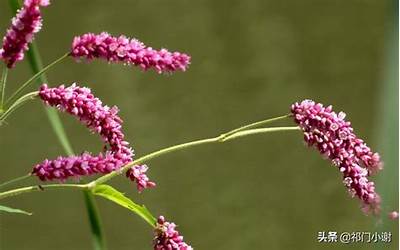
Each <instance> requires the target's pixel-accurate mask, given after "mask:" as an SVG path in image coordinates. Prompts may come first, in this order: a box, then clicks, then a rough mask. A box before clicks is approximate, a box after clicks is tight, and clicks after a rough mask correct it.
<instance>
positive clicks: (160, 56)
mask: <svg viewBox="0 0 400 250" xmlns="http://www.w3.org/2000/svg"><path fill="white" fill-rule="evenodd" d="M71 56H72V57H74V58H76V59H80V58H85V59H87V60H92V59H95V58H101V59H104V60H106V61H108V62H110V63H113V62H115V63H123V64H127V65H136V66H138V67H140V68H141V69H143V70H148V69H150V68H153V69H154V70H156V71H157V72H158V73H162V72H173V71H177V70H181V71H185V70H186V69H187V67H188V66H189V64H190V56H188V55H187V54H184V53H180V52H169V51H168V50H166V49H161V50H155V49H153V48H151V47H147V46H145V45H144V44H143V43H142V42H140V41H138V40H136V39H131V38H127V37H125V36H119V37H115V36H111V35H110V34H108V33H106V32H103V33H100V34H93V33H87V34H83V35H81V36H77V37H75V38H74V40H73V42H72V48H71Z"/></svg>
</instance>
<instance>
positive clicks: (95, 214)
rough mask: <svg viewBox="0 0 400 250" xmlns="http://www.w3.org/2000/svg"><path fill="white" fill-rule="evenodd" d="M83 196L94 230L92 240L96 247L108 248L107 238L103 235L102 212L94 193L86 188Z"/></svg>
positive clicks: (99, 248) (104, 249)
mask: <svg viewBox="0 0 400 250" xmlns="http://www.w3.org/2000/svg"><path fill="white" fill-rule="evenodd" d="M83 198H84V200H85V205H86V211H87V215H88V218H89V224H90V229H91V231H92V241H93V246H94V249H96V250H106V242H105V238H104V237H103V235H104V233H103V229H102V226H101V219H100V214H99V210H98V209H97V206H96V201H95V199H94V195H93V194H92V192H90V191H89V190H84V191H83Z"/></svg>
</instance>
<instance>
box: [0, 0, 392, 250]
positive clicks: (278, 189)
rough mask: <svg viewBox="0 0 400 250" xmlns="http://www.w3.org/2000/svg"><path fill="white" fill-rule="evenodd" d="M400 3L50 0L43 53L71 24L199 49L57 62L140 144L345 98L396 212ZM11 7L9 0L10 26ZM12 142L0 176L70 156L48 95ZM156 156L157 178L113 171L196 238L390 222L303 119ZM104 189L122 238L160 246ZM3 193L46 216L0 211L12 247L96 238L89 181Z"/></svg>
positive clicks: (23, 69)
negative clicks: (158, 63)
mask: <svg viewBox="0 0 400 250" xmlns="http://www.w3.org/2000/svg"><path fill="white" fill-rule="evenodd" d="M393 8H395V7H394V6H392V3H391V2H390V1H383V0H346V1H344V0H343V1H327V0H323V1H316V0H314V1H311V0H306V1H296V0H293V1H272V0H268V1H265V0H251V1H213V0H208V1H206V0H204V1H184V0H181V1H175V0H169V1H162V0H158V1H156V0H147V1H145V0H140V1H136V0H135V1H128V0H125V1H122V0H119V1H106V0H103V1H102V0H97V1H94V0H92V1H78V0H70V1H56V0H53V4H52V5H51V6H50V7H48V8H46V9H45V10H44V27H43V30H42V31H41V32H40V34H39V35H38V36H37V40H36V41H37V42H38V45H39V48H40V51H41V53H42V57H43V59H44V62H45V64H47V63H49V62H51V61H52V60H54V59H56V58H57V57H59V56H61V55H62V54H64V53H65V52H66V51H67V50H68V49H69V47H70V44H71V40H72V38H73V36H75V35H78V34H82V33H85V32H101V31H108V32H110V33H112V34H115V35H119V34H126V35H127V36H131V37H136V38H138V39H140V40H141V41H143V42H144V43H146V44H147V45H149V46H152V47H154V48H160V47H166V48H168V49H170V50H178V51H183V52H187V53H189V54H190V55H191V56H192V64H191V66H190V68H189V70H188V71H187V72H185V73H180V72H179V73H176V74H173V75H158V74H156V73H155V72H146V73H143V72H141V71H140V70H138V69H137V68H131V67H124V66H122V65H108V64H107V63H105V62H99V61H96V62H93V63H90V64H86V63H81V64H77V63H75V62H74V61H73V60H68V61H67V62H65V63H64V64H62V65H59V66H57V67H56V68H55V69H54V70H52V71H51V72H50V73H49V75H48V76H49V79H50V81H51V82H50V84H51V85H52V86H56V85H59V84H61V83H65V84H70V83H72V82H74V81H76V82H78V83H79V84H81V85H86V86H89V87H91V88H92V89H93V91H94V93H95V94H96V95H97V96H99V97H100V98H101V99H102V100H103V101H104V103H106V104H108V105H118V107H119V108H120V109H121V116H122V118H123V119H124V121H125V123H124V131H125V133H126V136H127V139H128V140H129V141H130V142H131V143H132V145H133V147H134V149H135V151H136V154H137V155H139V156H141V155H144V154H146V153H149V152H152V151H154V150H157V149H160V148H162V147H165V146H169V145H173V144H177V143H182V142H185V141H188V140H193V139H199V138H204V137H210V136H215V135H218V134H220V133H222V132H224V131H226V130H229V129H232V128H235V127H238V126H240V125H242V124H244V123H248V122H252V121H256V120H261V119H264V118H268V117H275V116H279V115H283V114H286V113H288V112H289V106H290V104H291V103H293V102H295V101H300V100H302V99H304V98H311V99H314V100H316V101H320V102H322V103H324V104H332V105H333V106H334V109H335V110H336V111H340V110H343V111H345V112H346V113H347V115H348V116H347V117H348V119H350V120H351V121H352V124H353V126H354V129H355V131H356V132H357V134H358V135H359V136H360V137H362V138H364V139H365V140H366V141H367V143H368V144H369V145H370V146H371V147H372V148H373V149H375V150H376V151H379V152H380V153H381V154H382V156H383V160H384V161H385V163H386V165H385V170H384V172H382V178H381V179H380V180H379V183H377V188H378V191H379V190H382V191H383V194H382V195H383V197H384V201H383V206H384V209H386V210H385V211H388V210H391V209H398V205H397V204H398V132H397V127H398V115H397V114H398V110H397V103H398V96H397V93H398V86H397V84H398V79H397V77H396V76H397V72H398V71H397V70H398V68H397V66H396V65H391V61H396V60H395V59H396V58H395V57H396V55H397V54H396V52H397V49H395V47H396V46H397V45H396V43H397V44H398V40H397V37H395V35H396V36H397V33H393V32H392V31H391V29H392V28H393V27H391V26H390V25H389V23H390V22H391V21H393V18H394V17H393V16H391V15H393V14H394V10H393ZM396 15H397V13H396ZM10 18H11V14H10V11H9V8H8V5H7V1H5V0H2V1H1V2H0V32H1V34H4V33H5V30H6V28H7V27H8V25H9V19H10ZM396 18H397V17H396ZM396 22H397V19H396ZM393 40H394V41H393ZM390 43H394V44H395V45H394V46H393V47H391V46H390ZM392 57H393V58H392ZM389 74H390V75H389ZM30 75H31V73H30V70H29V67H28V64H27V63H26V62H24V63H20V64H18V67H17V68H16V69H15V70H13V71H12V72H10V79H9V83H8V86H7V91H8V93H11V91H12V90H13V89H15V88H17V86H18V84H20V83H22V82H23V81H24V80H26V79H27V78H28V77H29V76H30ZM389 100H390V102H389ZM388 105H389V106H388ZM392 105H396V106H392ZM388 107H389V109H388ZM62 118H63V121H65V125H66V129H67V132H68V135H69V137H70V138H71V141H72V142H73V145H74V149H75V151H76V152H80V151H82V150H90V151H93V152H98V151H100V149H101V143H100V140H99V139H98V138H97V136H94V135H90V134H89V133H88V132H87V130H86V129H85V128H84V127H83V126H81V125H80V124H79V123H78V122H77V121H76V120H74V119H72V118H71V117H68V116H66V115H62ZM394 123H395V124H394ZM278 124H282V125H291V124H292V122H291V121H290V120H287V121H284V122H282V123H278ZM389 131H394V132H393V133H395V134H391V133H390V132H389ZM0 152H1V153H0V167H1V175H0V182H3V181H6V180H8V179H11V178H14V177H17V176H20V175H23V174H26V173H27V172H29V171H30V170H31V168H32V166H33V165H34V164H35V163H38V162H40V161H42V160H43V159H44V158H46V157H49V158H53V157H56V156H57V155H60V154H61V155H62V154H63V151H62V148H61V147H60V145H59V143H58V141H57V140H56V137H55V135H54V134H53V132H52V130H51V128H50V125H49V123H48V121H47V117H46V115H45V113H44V110H43V105H42V104H41V103H40V102H39V101H36V102H33V103H31V105H28V106H25V107H23V108H22V109H20V110H19V111H18V112H16V113H15V114H13V115H12V116H11V117H10V119H9V120H8V124H7V125H5V126H2V127H0ZM149 166H150V167H151V168H150V170H149V176H150V177H151V178H152V179H153V180H155V181H156V182H157V184H158V187H157V188H156V189H154V190H147V191H144V192H143V193H142V194H137V192H136V188H135V187H134V184H133V183H131V182H129V181H128V180H127V179H126V178H124V177H119V178H116V179H115V180H113V181H112V182H111V184H113V185H114V186H116V187H117V188H118V189H119V190H121V191H123V192H125V193H126V195H128V196H129V197H131V198H132V199H134V200H135V201H137V202H139V203H144V204H146V206H147V207H148V208H149V209H150V210H151V211H153V213H154V214H155V215H159V214H163V215H165V216H166V217H167V218H168V219H170V220H173V221H175V222H176V223H177V224H178V225H179V230H180V231H181V232H182V234H183V235H184V237H185V239H186V240H187V241H188V242H190V243H191V244H192V245H193V246H194V248H195V249H222V250H224V249H307V250H308V249H374V248H375V247H377V246H378V244H366V243H364V244H362V243H358V244H349V245H345V244H340V243H337V244H328V243H325V244H321V243H317V233H318V231H338V232H343V231H347V232H353V231H372V232H373V231H375V230H382V227H380V224H379V221H377V220H376V219H374V218H372V217H366V216H364V215H363V214H362V212H361V211H360V209H359V202H358V201H357V200H356V199H351V198H350V197H348V195H347V193H346V190H345V188H344V187H343V185H342V184H341V176H340V173H339V172H338V171H337V169H335V168H334V167H332V166H330V164H329V162H327V161H325V160H323V159H322V158H321V157H320V155H319V154H318V153H317V152H315V151H314V150H311V149H308V148H306V147H304V146H303V142H302V135H301V134H300V133H298V132H293V131H292V132H287V133H276V134H270V135H260V136H255V137H248V138H243V139H239V140H237V141H232V142H229V143H226V144H220V145H211V146H202V147H198V148H193V149H190V150H187V151H185V152H178V153H174V154H171V155H168V156H163V157H160V158H158V159H156V160H153V161H151V162H149ZM385 173H387V174H385ZM383 178H384V179H383ZM98 203H99V207H100V212H101V215H102V218H103V224H104V228H105V233H106V236H107V242H108V245H109V249H118V250H119V249H121V250H125V249H126V250H128V249H151V240H152V232H151V229H150V227H148V225H147V224H145V223H144V221H143V220H141V219H140V218H139V217H137V216H135V215H134V214H131V213H130V212H129V211H128V210H126V209H124V208H121V207H118V206H117V205H114V204H112V203H110V202H108V201H104V200H100V199H98ZM2 204H3V205H9V206H12V207H16V208H21V209H25V210H28V211H33V212H34V215H33V216H30V217H28V216H23V215H10V214H1V215H0V223H1V224H0V249H1V250H3V249H4V250H9V249H10V250H24V249H44V250H47V249H61V250H64V249H65V250H67V249H76V250H80V249H82V250H83V249H91V240H90V231H89V225H88V221H87V218H86V212H85V209H84V204H83V199H82V194H81V192H74V191H67V190H66V191H49V192H43V193H35V194H29V195H21V196H19V197H14V198H10V199H7V200H4V201H2ZM384 223H385V224H384V230H386V231H390V232H392V234H393V242H392V243H391V244H386V245H384V246H383V248H384V249H397V245H398V229H397V228H398V222H397V221H396V222H393V221H384Z"/></svg>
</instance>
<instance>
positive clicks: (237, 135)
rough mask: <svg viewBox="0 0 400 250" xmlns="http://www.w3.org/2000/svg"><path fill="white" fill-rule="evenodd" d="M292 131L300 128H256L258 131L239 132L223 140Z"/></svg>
mask: <svg viewBox="0 0 400 250" xmlns="http://www.w3.org/2000/svg"><path fill="white" fill-rule="evenodd" d="M290 130H297V131H300V130H301V129H300V128H299V127H276V128H256V129H249V130H244V131H239V132H237V133H234V134H231V135H229V136H225V137H224V138H223V139H222V142H225V141H229V140H233V139H237V138H239V137H243V136H248V135H257V134H263V133H269V132H278V131H290Z"/></svg>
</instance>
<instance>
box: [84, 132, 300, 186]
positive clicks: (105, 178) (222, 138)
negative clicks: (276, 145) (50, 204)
mask: <svg viewBox="0 0 400 250" xmlns="http://www.w3.org/2000/svg"><path fill="white" fill-rule="evenodd" d="M293 130H297V131H298V130H299V127H275V128H262V129H251V130H246V131H239V132H236V133H234V134H232V133H230V132H228V133H225V134H222V135H220V136H217V137H213V138H208V139H202V140H196V141H192V142H187V143H183V144H179V145H175V146H172V147H168V148H164V149H161V150H158V151H156V152H153V153H150V154H148V155H145V156H143V157H140V158H139V159H137V160H135V161H133V162H130V163H128V164H126V165H125V166H124V167H122V168H121V169H119V170H118V171H114V172H111V173H109V174H106V175H103V176H101V177H99V178H98V179H96V180H94V181H92V182H90V183H89V184H88V185H89V188H93V187H95V186H96V185H99V184H101V183H104V182H107V181H109V180H110V179H111V178H113V177H115V176H117V175H120V174H121V173H123V172H125V171H127V170H128V169H129V168H131V167H133V166H135V165H138V164H142V163H144V162H146V161H148V160H151V159H153V158H156V157H159V156H161V155H164V154H168V153H171V152H174V151H179V150H183V149H186V148H190V147H193V146H197V145H202V144H209V143H218V142H225V141H228V140H232V139H236V138H239V137H243V136H247V135H253V134H261V133H269V132H277V131H293ZM227 134H230V135H229V136H227Z"/></svg>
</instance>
